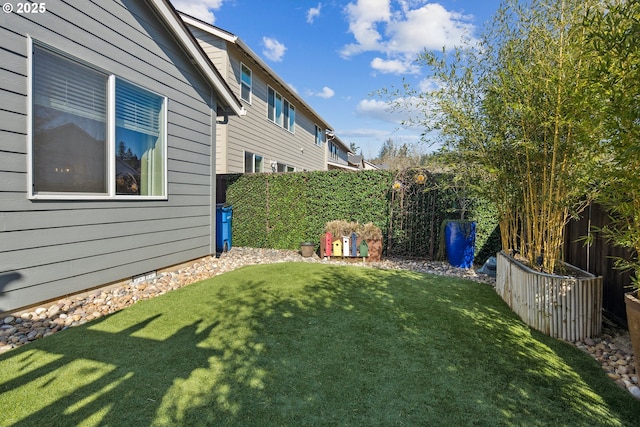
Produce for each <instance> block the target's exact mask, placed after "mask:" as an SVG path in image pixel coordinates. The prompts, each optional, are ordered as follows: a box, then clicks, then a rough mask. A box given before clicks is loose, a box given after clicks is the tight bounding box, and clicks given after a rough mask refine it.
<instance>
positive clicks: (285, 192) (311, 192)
mask: <svg viewBox="0 0 640 427" xmlns="http://www.w3.org/2000/svg"><path fill="white" fill-rule="evenodd" d="M392 182H393V173H391V172H386V171H361V172H358V173H353V172H342V171H329V172H322V171H319V172H299V173H286V174H253V175H243V176H241V177H239V178H238V179H237V180H236V181H234V182H233V183H232V184H230V185H229V188H228V189H227V204H228V205H231V206H233V220H232V233H233V245H235V246H250V247H264V248H277V249H298V248H299V246H300V243H301V242H303V241H312V242H316V241H318V240H319V238H320V235H321V234H322V233H323V231H324V225H325V224H326V223H327V222H328V221H331V220H334V219H344V220H347V221H358V222H360V223H367V222H373V223H374V224H376V225H377V226H378V227H380V228H381V229H383V230H384V229H386V225H387V222H388V216H389V191H390V189H391V183H392Z"/></svg>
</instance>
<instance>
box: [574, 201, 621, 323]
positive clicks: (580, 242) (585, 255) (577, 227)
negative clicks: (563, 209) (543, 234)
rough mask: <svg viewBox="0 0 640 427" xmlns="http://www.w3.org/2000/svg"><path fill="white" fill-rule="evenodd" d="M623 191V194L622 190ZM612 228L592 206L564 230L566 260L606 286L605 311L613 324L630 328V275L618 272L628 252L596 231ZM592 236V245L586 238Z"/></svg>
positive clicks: (603, 216)
mask: <svg viewBox="0 0 640 427" xmlns="http://www.w3.org/2000/svg"><path fill="white" fill-rule="evenodd" d="M621 191H622V190H621ZM607 224H609V215H608V214H607V212H606V211H605V210H604V209H603V208H601V207H600V206H599V205H597V204H593V205H591V206H589V207H588V208H587V209H586V210H585V211H584V212H583V213H582V215H581V218H580V219H577V220H574V221H571V222H570V223H569V224H567V227H566V230H565V245H564V260H565V261H566V262H568V263H569V264H571V265H574V266H576V267H578V268H580V269H582V270H585V271H588V272H589V273H592V274H594V275H596V276H602V278H603V282H604V290H603V300H602V307H603V309H604V310H605V312H606V314H607V316H608V317H609V318H611V320H615V321H616V323H619V324H621V325H623V326H626V324H627V320H626V319H627V314H626V309H625V303H624V294H625V293H626V292H629V290H630V289H629V286H630V285H631V274H630V273H629V272H625V271H620V270H618V269H616V268H615V260H616V258H625V259H631V256H632V253H631V252H630V251H629V250H626V249H623V248H620V247H617V246H614V245H613V244H611V243H610V242H608V241H607V240H606V239H605V238H604V237H602V236H601V235H600V233H599V232H598V231H597V230H598V229H599V228H602V227H604V226H605V225H607ZM589 235H591V237H592V239H591V243H590V244H589V245H586V244H585V240H584V238H585V237H586V236H589Z"/></svg>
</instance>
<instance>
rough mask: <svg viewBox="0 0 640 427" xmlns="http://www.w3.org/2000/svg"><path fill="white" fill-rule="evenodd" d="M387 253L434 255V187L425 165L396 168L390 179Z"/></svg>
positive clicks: (436, 225)
mask: <svg viewBox="0 0 640 427" xmlns="http://www.w3.org/2000/svg"><path fill="white" fill-rule="evenodd" d="M390 209H391V212H390V215H389V218H390V221H389V229H388V233H389V234H388V240H387V255H391V256H394V255H395V256H408V257H419V258H429V259H434V258H435V255H436V251H437V249H438V235H439V227H440V223H441V221H442V218H441V217H440V216H441V215H440V214H439V213H438V212H439V209H438V189H437V185H436V181H435V178H434V177H433V175H432V174H431V173H430V172H429V171H428V170H427V169H425V168H416V167H413V168H408V169H404V170H402V171H399V172H398V173H397V174H396V176H395V179H394V182H393V191H392V195H391V205H390Z"/></svg>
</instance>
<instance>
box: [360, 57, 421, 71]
mask: <svg viewBox="0 0 640 427" xmlns="http://www.w3.org/2000/svg"><path fill="white" fill-rule="evenodd" d="M371 68H373V69H374V70H376V71H379V72H381V73H383V74H415V73H418V72H419V68H418V67H417V66H416V65H415V64H414V63H413V61H407V60H399V59H382V58H374V59H373V60H372V61H371Z"/></svg>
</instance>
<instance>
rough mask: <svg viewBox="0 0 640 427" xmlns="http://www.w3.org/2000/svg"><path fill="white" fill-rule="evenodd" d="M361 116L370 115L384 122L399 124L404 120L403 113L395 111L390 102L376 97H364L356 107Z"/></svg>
mask: <svg viewBox="0 0 640 427" xmlns="http://www.w3.org/2000/svg"><path fill="white" fill-rule="evenodd" d="M356 112H357V113H358V115H360V116H361V117H369V118H372V119H376V120H381V121H383V122H388V123H393V124H396V125H399V124H400V123H401V122H402V120H403V113H402V112H398V111H395V112H394V111H393V109H392V106H391V104H390V103H388V102H385V101H379V100H375V99H363V100H362V101H360V102H359V103H358V105H357V107H356Z"/></svg>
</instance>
